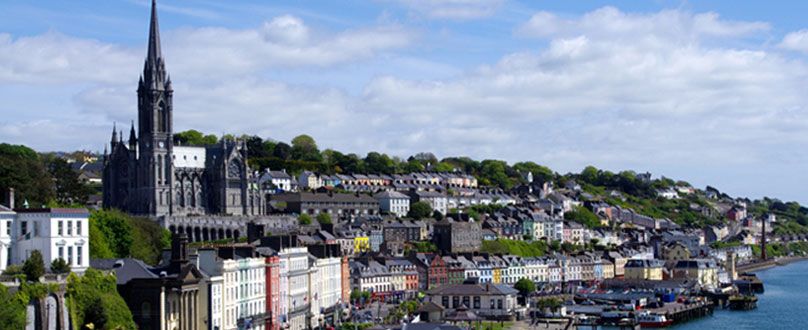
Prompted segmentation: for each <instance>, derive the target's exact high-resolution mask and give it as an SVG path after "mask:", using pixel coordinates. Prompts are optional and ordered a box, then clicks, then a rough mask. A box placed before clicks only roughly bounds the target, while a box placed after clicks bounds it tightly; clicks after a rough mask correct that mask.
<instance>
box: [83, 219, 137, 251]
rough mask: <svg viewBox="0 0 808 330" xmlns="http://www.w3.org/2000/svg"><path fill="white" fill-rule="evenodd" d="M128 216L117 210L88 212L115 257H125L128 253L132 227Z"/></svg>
mask: <svg viewBox="0 0 808 330" xmlns="http://www.w3.org/2000/svg"><path fill="white" fill-rule="evenodd" d="M128 218H129V216H128V215H126V214H124V213H122V212H121V211H118V210H98V211H94V212H92V213H91V214H90V219H91V220H90V221H95V222H96V224H97V225H98V228H99V229H100V230H101V233H103V234H104V236H105V237H106V239H107V242H108V243H109V248H110V249H111V250H112V252H113V254H114V255H115V257H116V258H126V257H129V255H130V253H129V252H130V249H131V248H132V242H133V234H132V231H133V229H132V225H131V224H130V223H129V219H128ZM93 219H94V220H93Z"/></svg>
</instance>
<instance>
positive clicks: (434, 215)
mask: <svg viewBox="0 0 808 330" xmlns="http://www.w3.org/2000/svg"><path fill="white" fill-rule="evenodd" d="M432 218H434V219H435V220H437V221H441V220H443V213H440V211H438V210H435V211H432Z"/></svg>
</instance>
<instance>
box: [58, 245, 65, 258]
mask: <svg viewBox="0 0 808 330" xmlns="http://www.w3.org/2000/svg"><path fill="white" fill-rule="evenodd" d="M59 258H61V259H64V258H65V248H64V247H63V246H60V247H59Z"/></svg>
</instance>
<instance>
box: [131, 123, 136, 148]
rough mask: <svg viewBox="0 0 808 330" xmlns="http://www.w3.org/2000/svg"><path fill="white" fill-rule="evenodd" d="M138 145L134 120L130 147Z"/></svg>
mask: <svg viewBox="0 0 808 330" xmlns="http://www.w3.org/2000/svg"><path fill="white" fill-rule="evenodd" d="M135 145H137V136H136V135H135V121H134V120H133V121H132V128H130V129H129V148H131V149H134V148H135Z"/></svg>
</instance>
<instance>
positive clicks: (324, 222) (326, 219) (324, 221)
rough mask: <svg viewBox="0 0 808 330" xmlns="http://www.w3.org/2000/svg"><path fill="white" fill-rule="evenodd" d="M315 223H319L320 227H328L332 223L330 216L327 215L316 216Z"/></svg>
mask: <svg viewBox="0 0 808 330" xmlns="http://www.w3.org/2000/svg"><path fill="white" fill-rule="evenodd" d="M317 222H319V223H320V224H321V225H330V224H331V223H332V222H331V215H329V214H328V213H320V214H318V215H317Z"/></svg>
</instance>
